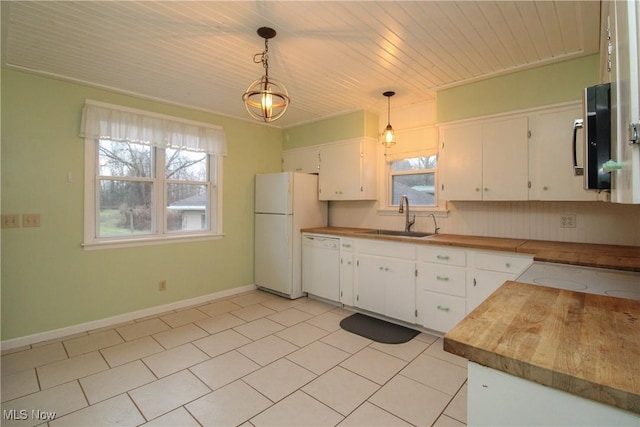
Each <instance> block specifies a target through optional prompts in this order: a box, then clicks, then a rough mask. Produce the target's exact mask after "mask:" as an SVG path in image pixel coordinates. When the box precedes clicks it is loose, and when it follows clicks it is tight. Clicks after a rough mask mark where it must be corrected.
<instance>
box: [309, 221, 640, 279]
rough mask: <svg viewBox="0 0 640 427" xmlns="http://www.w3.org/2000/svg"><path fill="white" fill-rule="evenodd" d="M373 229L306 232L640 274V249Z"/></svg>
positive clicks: (314, 229)
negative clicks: (424, 235)
mask: <svg viewBox="0 0 640 427" xmlns="http://www.w3.org/2000/svg"><path fill="white" fill-rule="evenodd" d="M370 230H371V229H370V228H349V227H317V228H306V229H302V231H303V232H308V233H320V234H330V235H336V236H344V237H354V238H366V239H377V240H389V241H396V242H410V243H416V244H425V245H445V246H458V247H465V248H469V249H486V250H495V251H506V252H519V253H526V254H531V255H533V256H534V260H535V261H546V262H556V263H561V264H573V265H582V266H586V267H598V268H612V269H617V270H628V271H640V246H620V245H600V244H590V243H568V242H551V241H543V240H527V239H508V238H500V237H482V236H466V235H460V234H436V235H433V236H430V237H427V238H414V237H401V236H384V235H372V234H364V233H363V232H365V231H370Z"/></svg>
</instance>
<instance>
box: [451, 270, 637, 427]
mask: <svg viewBox="0 0 640 427" xmlns="http://www.w3.org/2000/svg"><path fill="white" fill-rule="evenodd" d="M507 303H510V304H512V305H514V306H517V307H520V308H523V309H524V307H525V306H526V307H528V310H534V311H535V313H528V314H522V313H518V309H517V308H514V309H512V310H510V309H505V308H504V307H505V304H507ZM612 305H615V306H616V308H613V309H612V307H611V306H612ZM568 306H570V307H571V311H570V312H569V314H567V313H566V310H567V307H568ZM605 312H606V313H605ZM612 316H613V317H615V319H613V318H611V317H612ZM605 319H606V320H607V321H611V322H610V323H609V324H604V325H603V324H602V321H603V320H605ZM638 319H640V301H635V300H627V299H623V298H613V297H607V296H603V295H593V294H584V293H581V292H576V291H567V290H561V289H555V288H549V287H545V286H536V285H529V284H525V283H520V282H513V281H507V282H505V283H504V284H503V285H502V286H501V287H500V288H498V289H497V290H496V291H495V292H494V293H493V294H492V295H491V296H490V297H489V298H487V300H485V301H484V302H483V303H482V304H480V305H479V306H478V307H477V308H476V309H475V310H474V311H472V312H471V313H469V315H467V317H465V319H463V320H462V321H461V322H460V323H458V324H457V325H456V326H455V327H454V328H453V329H452V330H450V331H449V332H448V333H447V334H446V335H445V337H444V350H445V351H447V352H449V353H452V354H455V355H457V356H460V357H464V358H466V359H468V360H470V361H472V362H475V363H478V364H480V365H483V366H487V367H489V368H493V369H496V370H499V371H502V372H506V373H508V374H511V375H514V376H516V377H520V378H523V379H526V380H529V381H533V382H536V383H539V384H542V385H545V386H549V387H553V388H555V389H558V390H562V391H565V392H568V393H571V394H574V395H577V396H581V397H584V398H587V399H590V400H594V401H597V402H601V403H604V404H608V405H611V406H615V407H618V408H620V409H624V410H627V411H630V412H633V413H637V414H640V384H639V383H638V371H637V366H635V365H634V363H635V362H633V361H634V360H636V361H637V360H640V341H639V340H638V339H637V338H634V337H633V334H634V333H635V331H637V329H638V328H639V327H640V323H638ZM544 325H546V327H547V328H551V329H553V330H554V331H555V334H546V336H547V339H546V341H543V340H539V341H537V342H534V341H535V340H534V341H532V339H531V331H533V330H537V329H539V328H540V327H545V326H544ZM590 328H591V330H592V331H593V333H592V335H593V336H592V337H591V338H592V339H590V341H593V340H598V339H599V340H600V341H601V342H600V341H599V342H598V343H596V344H594V343H593V342H589V343H588V344H585V345H581V344H580V343H579V342H575V341H572V340H567V337H568V336H570V335H572V334H573V335H580V333H583V334H584V333H585V331H587V332H586V333H589V332H588V330H589V329H590ZM549 336H551V338H549ZM621 340H622V341H624V347H625V355H622V354H609V353H608V352H606V351H605V352H604V353H603V355H598V356H595V355H593V356H591V357H589V354H590V353H589V352H590V351H591V350H592V348H593V347H594V346H596V347H601V348H610V349H611V348H612V349H614V351H619V347H620V345H621V344H622V341H621ZM568 341H571V342H568ZM578 361H579V362H580V363H577V362H578ZM602 365H605V366H604V367H605V369H602V368H603V366H602ZM607 365H609V368H608V369H607ZM611 365H615V368H613V371H612V370H611ZM612 372H613V373H612ZM612 377H613V378H612Z"/></svg>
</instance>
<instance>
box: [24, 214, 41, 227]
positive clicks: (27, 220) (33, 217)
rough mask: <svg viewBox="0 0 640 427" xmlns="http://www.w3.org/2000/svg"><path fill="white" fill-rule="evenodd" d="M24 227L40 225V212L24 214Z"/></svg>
mask: <svg viewBox="0 0 640 427" xmlns="http://www.w3.org/2000/svg"><path fill="white" fill-rule="evenodd" d="M22 226H23V227H40V214H22Z"/></svg>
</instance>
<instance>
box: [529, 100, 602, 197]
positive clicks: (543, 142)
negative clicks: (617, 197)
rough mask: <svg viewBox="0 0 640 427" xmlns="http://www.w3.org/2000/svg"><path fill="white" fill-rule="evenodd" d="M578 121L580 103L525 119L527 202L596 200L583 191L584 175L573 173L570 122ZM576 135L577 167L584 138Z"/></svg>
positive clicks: (580, 133)
mask: <svg viewBox="0 0 640 427" xmlns="http://www.w3.org/2000/svg"><path fill="white" fill-rule="evenodd" d="M581 117H582V107H581V103H579V102H577V103H575V104H571V105H565V106H561V107H556V108H550V109H545V110H541V111H538V112H535V113H532V114H531V115H530V116H529V128H530V130H531V138H530V140H529V181H530V182H531V188H530V189H529V199H530V200H557V201H589V200H597V198H598V196H597V193H596V192H595V191H587V190H585V189H584V187H585V185H584V175H575V174H574V172H573V122H574V120H575V119H578V118H581ZM582 132H583V131H582V130H581V129H579V130H578V131H577V134H576V159H577V165H578V166H583V164H584V136H583V134H582Z"/></svg>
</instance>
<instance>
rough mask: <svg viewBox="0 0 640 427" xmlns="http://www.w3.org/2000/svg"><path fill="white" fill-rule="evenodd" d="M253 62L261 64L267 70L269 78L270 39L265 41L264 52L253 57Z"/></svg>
mask: <svg viewBox="0 0 640 427" xmlns="http://www.w3.org/2000/svg"><path fill="white" fill-rule="evenodd" d="M253 62H254V63H255V64H259V63H261V62H262V67H263V68H264V69H265V72H264V74H265V75H266V76H267V77H269V39H264V51H263V52H262V53H256V54H255V55H253Z"/></svg>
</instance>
